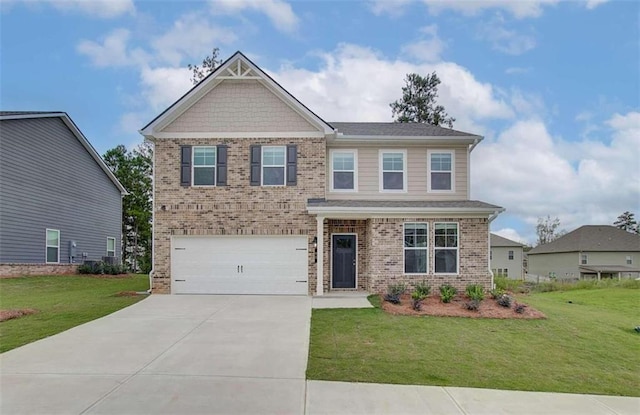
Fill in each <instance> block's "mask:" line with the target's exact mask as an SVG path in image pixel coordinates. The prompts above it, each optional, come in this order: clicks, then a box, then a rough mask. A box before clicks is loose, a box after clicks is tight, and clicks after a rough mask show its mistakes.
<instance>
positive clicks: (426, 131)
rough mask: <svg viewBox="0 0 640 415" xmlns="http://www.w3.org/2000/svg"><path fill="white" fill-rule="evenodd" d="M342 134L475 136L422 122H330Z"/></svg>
mask: <svg viewBox="0 0 640 415" xmlns="http://www.w3.org/2000/svg"><path fill="white" fill-rule="evenodd" d="M329 124H331V126H332V127H333V128H335V129H336V130H338V133H342V134H344V135H363V136H404V137H422V136H425V137H444V136H446V137H456V136H457V137H475V136H476V135H475V134H469V133H465V132H462V131H457V130H452V129H450V128H444V127H438V126H435V125H431V124H422V123H415V122H411V123H402V122H330V123H329Z"/></svg>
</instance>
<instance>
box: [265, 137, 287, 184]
mask: <svg viewBox="0 0 640 415" xmlns="http://www.w3.org/2000/svg"><path fill="white" fill-rule="evenodd" d="M286 164H287V147H285V146H264V147H262V175H261V176H262V185H263V186H284V185H285V183H286V170H287V169H286Z"/></svg>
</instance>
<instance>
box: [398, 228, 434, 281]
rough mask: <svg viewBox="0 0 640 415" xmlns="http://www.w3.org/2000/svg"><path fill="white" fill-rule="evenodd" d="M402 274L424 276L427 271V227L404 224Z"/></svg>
mask: <svg viewBox="0 0 640 415" xmlns="http://www.w3.org/2000/svg"><path fill="white" fill-rule="evenodd" d="M403 244H404V273H405V274H426V273H427V269H428V253H429V251H428V249H429V225H428V224H427V223H409V222H407V223H405V224H404V241H403Z"/></svg>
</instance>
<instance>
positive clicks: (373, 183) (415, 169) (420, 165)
mask: <svg viewBox="0 0 640 415" xmlns="http://www.w3.org/2000/svg"><path fill="white" fill-rule="evenodd" d="M342 148H344V149H355V150H357V151H358V189H357V192H345V191H340V192H332V191H331V182H330V178H331V156H330V154H331V150H332V149H334V150H339V149H342ZM379 150H406V152H407V159H408V161H407V187H408V190H407V192H404V193H399V192H381V191H380V173H379V172H380V170H379V169H380V168H381V167H380V153H379ZM438 150H443V151H446V150H451V151H454V153H455V162H454V166H455V167H454V169H455V170H454V179H455V182H454V183H455V185H454V190H455V191H454V192H440V193H439V192H429V191H428V188H427V180H428V175H429V172H428V170H427V151H438ZM467 152H468V147H467V146H451V147H442V146H437V147H436V146H425V145H420V146H388V145H382V146H358V147H356V146H349V145H344V146H331V147H329V148H327V183H326V186H327V199H328V200H359V199H362V200H467V199H469V192H468V186H467V176H468V174H469V169H468V162H467Z"/></svg>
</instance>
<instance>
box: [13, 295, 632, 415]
mask: <svg viewBox="0 0 640 415" xmlns="http://www.w3.org/2000/svg"><path fill="white" fill-rule="evenodd" d="M362 299H363V296H362V295H359V296H358V295H352V296H351V297H349V296H348V295H346V296H345V295H342V296H340V297H333V298H332V297H331V296H328V297H326V298H318V297H316V298H313V299H312V298H309V297H270V296H151V297H150V298H147V299H145V300H143V301H141V302H139V303H137V304H135V305H133V306H131V307H128V308H126V309H123V310H120V311H118V312H116V313H114V314H112V315H110V316H107V317H104V318H101V319H98V320H95V321H92V322H90V323H87V324H84V325H82V326H78V327H75V328H73V329H71V330H68V331H66V332H63V333H60V334H58V335H55V336H52V337H49V338H46V339H43V340H40V341H37V342H34V343H31V344H28V345H26V346H23V347H20V348H18V349H15V350H12V351H9V352H7V353H4V354H2V355H0V413H1V414H3V415H4V414H272V413H278V414H311V415H318V414H378V413H379V414H418V413H419V414H474V415H475V414H491V415H495V414H545V415H546V414H587V415H589V414H633V415H637V414H638V413H640V399H638V398H620V397H608V396H587V395H569V394H552V393H537V392H517V391H499V390H487V389H470V388H449V387H446V388H442V387H429V386H402V385H379V384H358V383H345V382H322V381H305V370H306V365H307V355H308V349H309V328H310V327H309V325H310V315H311V307H312V305H313V306H314V307H316V306H318V307H329V306H334V307H337V306H339V307H344V306H351V307H362V306H365V305H366V304H364V303H363V302H362ZM364 301H366V297H365V298H364ZM367 304H368V303H367Z"/></svg>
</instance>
